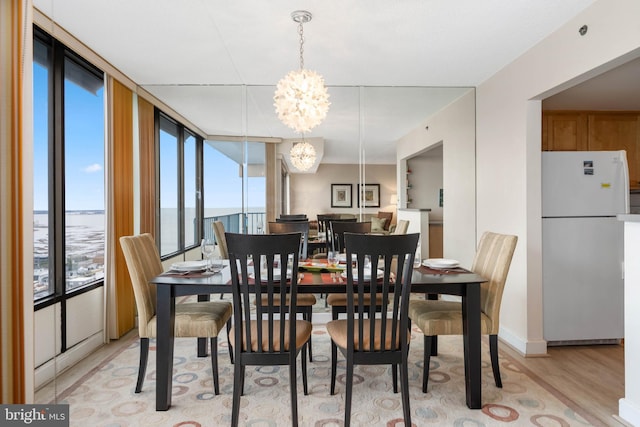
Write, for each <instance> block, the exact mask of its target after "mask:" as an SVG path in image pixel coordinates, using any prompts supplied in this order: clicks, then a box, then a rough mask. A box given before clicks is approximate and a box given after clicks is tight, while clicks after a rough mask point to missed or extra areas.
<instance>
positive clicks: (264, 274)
mask: <svg viewBox="0 0 640 427" xmlns="http://www.w3.org/2000/svg"><path fill="white" fill-rule="evenodd" d="M281 275H282V273H281V272H280V269H279V268H274V269H273V280H280V276H281ZM249 277H250V278H252V279H255V274H254V273H249ZM260 278H261V279H262V281H263V282H266V281H267V270H260ZM287 278H289V279H290V278H291V270H287Z"/></svg>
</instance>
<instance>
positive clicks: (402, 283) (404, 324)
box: [344, 232, 420, 353]
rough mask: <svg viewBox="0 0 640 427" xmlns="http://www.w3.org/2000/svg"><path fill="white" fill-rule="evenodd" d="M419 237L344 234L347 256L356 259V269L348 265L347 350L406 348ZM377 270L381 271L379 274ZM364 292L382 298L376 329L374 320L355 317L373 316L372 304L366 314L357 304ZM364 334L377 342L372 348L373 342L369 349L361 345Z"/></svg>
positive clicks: (393, 349) (373, 298)
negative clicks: (366, 273)
mask: <svg viewBox="0 0 640 427" xmlns="http://www.w3.org/2000/svg"><path fill="white" fill-rule="evenodd" d="M419 237H420V235H419V234H417V233H416V234H404V235H389V236H383V235H372V234H354V233H349V232H346V233H344V241H345V248H346V252H347V259H352V256H355V259H356V268H355V269H351V268H347V334H348V336H347V343H348V345H349V346H351V347H352V348H350V349H348V351H353V352H367V351H368V352H379V353H384V352H388V351H399V350H403V349H405V350H407V349H408V347H407V345H408V339H407V331H408V328H409V321H408V305H409V297H410V294H411V277H412V273H413V261H414V258H415V252H416V248H417V245H418V239H419ZM367 259H368V260H367ZM366 269H370V280H366V279H367V276H366V275H365V270H366ZM354 270H355V271H356V272H357V273H356V274H357V278H358V280H354ZM378 270H380V271H381V273H380V276H378V273H377V272H378ZM360 278H364V279H365V280H361V279H360ZM367 294H368V295H369V297H370V298H371V301H376V298H377V297H378V296H380V297H381V300H382V310H381V313H382V315H381V316H380V324H379V330H377V329H376V322H373V321H370V322H363V321H358V322H356V317H357V319H365V318H366V317H368V318H369V319H374V318H375V317H376V307H375V304H373V303H372V304H370V305H369V308H368V310H369V312H368V313H365V306H364V305H362V304H356V301H358V300H362V299H363V298H364V296H365V295H367ZM365 314H367V315H368V316H365ZM356 325H357V328H356ZM367 326H368V329H367ZM354 329H357V332H356V331H354ZM356 333H357V334H358V336H357V340H356V339H355V338H356V335H355V334H356ZM367 335H368V342H370V343H374V342H375V343H376V345H375V348H374V346H373V345H371V348H368V349H367V348H364V347H363V343H364V342H365V337H366V336H367ZM356 342H357V343H358V347H357V348H356V346H355V343H356ZM378 343H379V344H378Z"/></svg>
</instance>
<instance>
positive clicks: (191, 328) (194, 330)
mask: <svg viewBox="0 0 640 427" xmlns="http://www.w3.org/2000/svg"><path fill="white" fill-rule="evenodd" d="M232 312H233V308H232V305H231V303H230V302H225V301H201V302H190V303H181V304H176V320H175V329H174V334H175V336H176V337H199V338H212V337H217V336H218V333H219V332H220V330H221V329H222V328H223V327H224V325H225V324H226V323H227V320H229V318H230V317H231V313H232ZM147 332H148V333H149V335H148V336H147V337H142V336H141V338H155V337H156V336H157V333H158V329H157V326H156V316H153V317H152V318H151V320H149V323H148V324H147Z"/></svg>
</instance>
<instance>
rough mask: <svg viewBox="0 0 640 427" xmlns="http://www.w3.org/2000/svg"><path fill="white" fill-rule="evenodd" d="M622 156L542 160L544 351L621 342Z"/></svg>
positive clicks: (569, 154) (553, 155) (557, 155)
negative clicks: (565, 346) (561, 346)
mask: <svg viewBox="0 0 640 427" xmlns="http://www.w3.org/2000/svg"><path fill="white" fill-rule="evenodd" d="M628 212H629V178H628V166H627V158H626V152H625V151H545V152H543V153H542V285H543V315H544V339H545V340H546V341H547V344H548V345H570V344H594V343H595V344H597V343H611V342H617V341H618V340H619V339H620V338H623V337H624V313H623V303H624V298H623V295H624V282H623V279H624V277H623V271H624V270H623V267H624V266H623V261H624V260H623V222H621V221H618V220H617V219H616V215H617V214H623V213H628Z"/></svg>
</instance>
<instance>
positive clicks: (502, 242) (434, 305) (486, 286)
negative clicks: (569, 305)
mask: <svg viewBox="0 0 640 427" xmlns="http://www.w3.org/2000/svg"><path fill="white" fill-rule="evenodd" d="M517 241H518V237H517V236H510V235H504V234H497V233H491V232H485V233H484V234H483V235H482V237H481V238H480V243H479V245H478V250H477V252H476V256H475V258H474V260H473V265H472V267H471V270H472V271H473V272H474V273H476V274H479V275H480V276H482V277H484V278H486V279H488V282H485V283H483V284H482V285H481V289H480V308H481V312H480V317H481V319H480V328H481V333H482V334H486V335H489V350H490V354H491V366H492V368H493V377H494V380H495V383H496V387H502V380H501V378H500V367H499V365H498V330H499V328H500V303H501V301H502V293H503V291H504V285H505V282H506V280H507V273H509V266H510V265H511V258H512V257H513V252H514V251H515V248H516V243H517ZM409 318H410V319H411V321H412V322H413V323H414V324H415V325H416V326H418V328H420V330H421V331H422V333H423V334H424V367H423V379H422V391H423V392H424V393H426V392H427V382H428V380H429V361H430V356H431V349H432V344H433V342H434V340H436V339H437V336H438V335H462V334H463V330H462V304H461V303H459V302H456V301H442V300H424V301H423V300H412V301H411V302H410V303H409Z"/></svg>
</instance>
